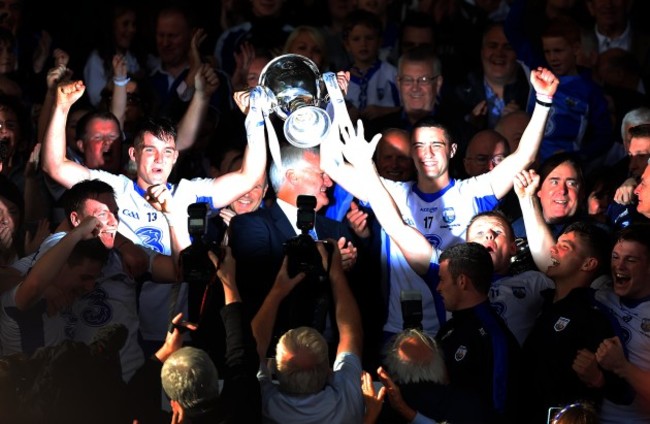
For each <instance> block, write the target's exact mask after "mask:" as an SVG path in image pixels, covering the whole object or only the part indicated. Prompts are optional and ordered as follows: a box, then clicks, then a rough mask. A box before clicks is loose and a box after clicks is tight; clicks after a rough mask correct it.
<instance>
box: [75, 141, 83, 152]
mask: <svg viewBox="0 0 650 424" xmlns="http://www.w3.org/2000/svg"><path fill="white" fill-rule="evenodd" d="M77 149H79V151H80V152H81V153H84V142H83V140H77Z"/></svg>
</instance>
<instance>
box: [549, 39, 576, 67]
mask: <svg viewBox="0 0 650 424" xmlns="http://www.w3.org/2000/svg"><path fill="white" fill-rule="evenodd" d="M542 46H543V48H544V57H545V58H546V61H547V62H548V65H549V66H550V67H551V71H553V73H554V74H555V75H557V76H560V77H561V76H565V75H575V74H576V73H577V70H576V61H577V56H576V55H577V48H576V46H572V45H571V44H570V43H569V42H568V41H567V40H565V39H564V38H562V37H543V38H542Z"/></svg>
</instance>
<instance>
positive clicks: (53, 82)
mask: <svg viewBox="0 0 650 424" xmlns="http://www.w3.org/2000/svg"><path fill="white" fill-rule="evenodd" d="M54 59H55V60H54V62H55V65H54V67H53V68H51V69H50V70H49V71H47V76H46V77H45V82H46V84H47V91H45V98H44V99H43V105H42V106H41V111H40V112H39V114H38V126H37V135H36V137H37V138H36V141H37V142H38V143H42V142H43V138H44V137H45V128H46V127H47V122H48V121H49V119H50V114H51V113H52V108H53V107H54V102H55V100H56V87H57V85H58V84H59V83H61V82H63V81H67V80H69V79H70V77H71V76H72V71H71V70H70V69H68V68H67V66H68V61H69V59H70V57H69V56H68V54H67V53H66V52H65V51H63V50H61V49H55V50H54Z"/></svg>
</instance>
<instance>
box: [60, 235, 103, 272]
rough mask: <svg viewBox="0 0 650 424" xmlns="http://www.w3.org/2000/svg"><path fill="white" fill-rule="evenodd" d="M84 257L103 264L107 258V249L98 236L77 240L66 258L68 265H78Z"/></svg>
mask: <svg viewBox="0 0 650 424" xmlns="http://www.w3.org/2000/svg"><path fill="white" fill-rule="evenodd" d="M85 259H87V260H90V261H96V262H99V263H101V264H102V265H104V264H105V263H106V261H107V260H108V249H107V248H106V246H104V244H103V243H102V241H101V240H100V239H98V238H92V239H90V240H81V241H79V242H78V243H77V244H76V245H75V246H74V248H73V249H72V251H71V252H70V255H69V256H68V259H67V261H66V262H67V264H68V265H69V266H76V265H80V264H81V263H82V262H83V261H84V260H85Z"/></svg>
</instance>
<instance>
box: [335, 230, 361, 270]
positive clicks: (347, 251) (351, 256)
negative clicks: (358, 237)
mask: <svg viewBox="0 0 650 424" xmlns="http://www.w3.org/2000/svg"><path fill="white" fill-rule="evenodd" d="M336 244H337V246H338V248H339V251H340V253H341V266H342V267H343V271H349V270H350V269H352V267H353V266H354V264H355V263H357V248H356V247H355V246H354V244H352V242H351V241H348V242H347V243H346V240H345V237H341V238H340V239H338V240H337V242H336Z"/></svg>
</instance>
